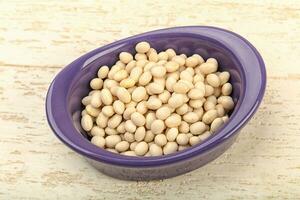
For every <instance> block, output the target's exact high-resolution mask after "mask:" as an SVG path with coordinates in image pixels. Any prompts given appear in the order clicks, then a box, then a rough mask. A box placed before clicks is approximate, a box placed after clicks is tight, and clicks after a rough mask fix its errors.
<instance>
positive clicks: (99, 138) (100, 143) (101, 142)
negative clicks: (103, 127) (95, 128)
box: [91, 135, 106, 148]
mask: <svg viewBox="0 0 300 200" xmlns="http://www.w3.org/2000/svg"><path fill="white" fill-rule="evenodd" d="M91 142H92V144H94V145H96V146H98V147H101V148H104V146H105V143H106V142H105V139H104V138H103V137H102V136H100V135H96V136H94V137H92V139H91Z"/></svg>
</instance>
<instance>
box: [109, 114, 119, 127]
mask: <svg viewBox="0 0 300 200" xmlns="http://www.w3.org/2000/svg"><path fill="white" fill-rule="evenodd" d="M121 121H122V116H121V115H118V114H115V115H114V116H112V117H111V118H110V119H109V120H108V122H107V126H108V127H109V128H117V127H118V126H119V124H120V123H121Z"/></svg>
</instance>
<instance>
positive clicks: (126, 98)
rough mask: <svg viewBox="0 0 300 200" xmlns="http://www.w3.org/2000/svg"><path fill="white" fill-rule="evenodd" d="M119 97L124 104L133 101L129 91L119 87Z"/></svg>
mask: <svg viewBox="0 0 300 200" xmlns="http://www.w3.org/2000/svg"><path fill="white" fill-rule="evenodd" d="M117 97H118V99H119V100H121V101H122V102H123V103H129V102H130V101H131V95H130V93H129V92H128V90H126V89H125V88H123V87H119V88H118V91H117Z"/></svg>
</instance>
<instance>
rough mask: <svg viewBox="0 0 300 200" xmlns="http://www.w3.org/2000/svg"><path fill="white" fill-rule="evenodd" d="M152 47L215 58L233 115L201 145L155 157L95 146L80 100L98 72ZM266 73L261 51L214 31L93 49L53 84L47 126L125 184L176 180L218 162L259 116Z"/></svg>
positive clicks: (174, 31) (194, 29) (183, 30)
mask: <svg viewBox="0 0 300 200" xmlns="http://www.w3.org/2000/svg"><path fill="white" fill-rule="evenodd" d="M140 41H148V42H149V43H150V44H151V46H152V47H154V48H155V49H157V50H158V51H160V50H165V49H167V48H173V49H174V50H175V51H176V52H177V53H185V54H187V55H191V54H194V53H198V54H200V55H201V56H202V57H204V58H205V59H207V58H208V57H214V58H216V59H217V60H218V61H219V63H220V65H219V66H220V70H227V71H229V72H230V74H231V79H230V81H231V83H232V85H233V99H234V101H235V104H236V106H235V109H234V111H233V112H232V113H231V116H230V119H229V121H228V122H227V123H226V124H225V125H224V126H223V127H221V128H220V129H219V130H218V131H217V133H216V134H214V135H212V136H211V137H210V138H208V139H207V140H206V141H204V142H203V143H201V144H198V145H195V146H193V147H191V148H188V149H186V150H183V151H180V152H177V153H174V154H170V155H166V156H155V157H130V156H123V155H119V154H115V153H111V152H108V151H106V150H104V149H101V148H99V147H96V146H94V145H93V144H92V143H91V142H90V141H89V140H88V139H87V138H86V134H85V132H84V131H83V130H82V129H81V127H80V113H81V110H82V105H81V99H82V98H83V97H84V96H86V95H87V94H88V92H89V81H90V80H91V79H92V78H93V77H95V74H96V73H97V70H98V69H99V66H101V65H108V66H111V65H112V64H113V63H114V62H115V61H116V60H117V58H118V54H119V53H120V52H122V51H129V52H131V53H134V45H135V44H136V43H138V42H140ZM265 86H266V71H265V66H264V62H263V60H262V58H261V56H260V54H259V53H258V52H257V50H256V49H255V48H254V47H253V46H252V45H251V44H250V43H249V42H248V41H247V40H246V39H244V38H242V37H241V36H239V35H237V34H235V33H233V32H230V31H227V30H224V29H220V28H215V27H207V26H186V27H175V28H168V29H162V30H156V31H151V32H147V33H143V34H140V35H136V36H133V37H129V38H126V39H123V40H119V41H117V42H114V43H111V44H109V45H106V46H103V47H100V48H98V49H95V50H93V51H91V52H89V53H87V54H85V55H83V56H81V57H80V58H78V59H77V60H75V61H74V62H72V63H71V64H69V65H68V66H66V67H65V68H64V69H63V70H62V71H61V72H60V73H59V74H58V75H57V76H56V77H55V79H54V80H53V82H52V84H51V86H50V88H49V90H48V94H47V100H46V112H47V119H48V123H49V125H50V126H51V128H52V130H53V132H54V133H55V134H56V136H57V137H58V138H59V139H60V140H61V141H62V142H64V143H65V144H66V145H67V146H69V147H70V148H71V149H73V150H74V151H76V152H77V153H79V154H80V155H82V156H84V157H85V158H86V159H87V160H88V161H89V162H90V163H91V164H92V165H93V166H95V167H96V168H97V169H99V170H100V171H101V172H103V173H104V174H107V175H109V176H112V177H116V178H120V179H127V180H150V179H161V178H168V177H172V176H177V175H180V174H183V173H186V172H189V171H192V170H194V169H197V168H199V167H200V166H203V165H204V164H206V163H208V162H210V161H212V160H214V159H215V158H217V157H218V156H220V155H221V154H222V153H223V152H224V151H225V150H226V149H228V148H229V147H230V145H231V144H232V143H233V142H234V140H235V138H236V137H237V133H238V132H239V131H240V130H241V128H242V127H243V126H245V125H246V123H247V122H248V120H249V119H250V118H251V117H252V115H253V114H254V113H255V111H256V110H257V108H258V106H259V104H260V102H261V100H262V98H263V95H264V91H265Z"/></svg>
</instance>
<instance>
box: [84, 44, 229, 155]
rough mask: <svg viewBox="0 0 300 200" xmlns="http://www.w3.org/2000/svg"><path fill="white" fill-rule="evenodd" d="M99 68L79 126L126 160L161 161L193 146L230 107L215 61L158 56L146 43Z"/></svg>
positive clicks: (225, 117) (213, 128) (170, 51)
mask: <svg viewBox="0 0 300 200" xmlns="http://www.w3.org/2000/svg"><path fill="white" fill-rule="evenodd" d="M135 50H136V52H137V53H136V54H135V55H132V54H130V53H128V52H121V53H120V54H119V60H118V61H117V62H116V63H115V65H113V66H112V67H111V68H109V67H108V66H101V67H100V68H99V71H98V74H97V78H94V79H92V80H91V82H90V87H91V89H92V91H91V92H90V93H89V95H88V96H86V97H84V98H83V99H82V104H83V105H84V106H85V109H84V110H83V111H82V113H81V115H82V118H81V126H82V128H83V129H84V130H85V131H86V132H87V133H88V134H89V135H90V136H91V138H92V139H91V142H92V143H93V144H94V145H96V146H98V147H101V148H104V149H106V150H108V151H110V152H114V153H120V154H122V155H127V156H160V155H167V154H171V153H174V152H176V151H180V150H183V149H185V148H187V147H190V146H193V145H196V144H198V143H200V142H202V141H204V140H205V139H207V138H208V137H209V136H211V134H213V133H214V132H215V131H216V130H217V129H218V128H219V127H220V126H221V125H222V124H223V123H224V122H226V121H227V120H228V115H227V113H228V112H229V111H231V110H232V109H233V108H234V102H233V100H232V98H231V96H229V95H230V94H231V92H232V85H231V84H230V83H229V82H228V81H229V78H230V74H229V72H226V71H223V72H218V71H217V70H218V62H217V60H216V59H214V58H209V59H207V60H206V61H204V59H203V58H202V57H201V56H200V55H198V54H194V55H192V56H190V57H187V56H186V55H185V54H181V55H176V52H175V51H174V50H173V49H167V50H166V51H161V52H159V53H158V52H157V51H156V50H155V49H153V48H151V47H150V44H149V43H148V42H140V43H138V44H137V45H136V46H135Z"/></svg>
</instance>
